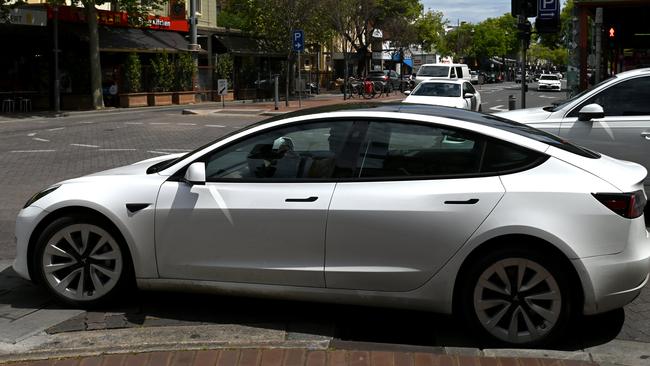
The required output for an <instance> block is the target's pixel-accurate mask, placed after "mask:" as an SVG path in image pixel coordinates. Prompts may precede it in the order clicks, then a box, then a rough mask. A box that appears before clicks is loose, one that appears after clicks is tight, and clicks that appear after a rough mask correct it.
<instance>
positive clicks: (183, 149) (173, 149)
mask: <svg viewBox="0 0 650 366" xmlns="http://www.w3.org/2000/svg"><path fill="white" fill-rule="evenodd" d="M157 151H192V150H191V149H157Z"/></svg>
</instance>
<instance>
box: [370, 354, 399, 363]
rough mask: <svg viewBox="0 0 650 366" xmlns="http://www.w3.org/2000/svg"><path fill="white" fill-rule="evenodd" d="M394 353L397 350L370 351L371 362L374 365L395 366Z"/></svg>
mask: <svg viewBox="0 0 650 366" xmlns="http://www.w3.org/2000/svg"><path fill="white" fill-rule="evenodd" d="M394 355H395V352H385V351H384V352H382V351H375V352H370V364H371V365H372V366H394V365H395V360H394Z"/></svg>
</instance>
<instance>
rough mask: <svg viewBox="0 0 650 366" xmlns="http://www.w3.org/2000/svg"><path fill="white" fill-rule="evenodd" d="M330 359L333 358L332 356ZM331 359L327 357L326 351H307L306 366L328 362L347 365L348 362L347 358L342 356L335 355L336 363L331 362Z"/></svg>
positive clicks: (318, 365)
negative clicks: (346, 361)
mask: <svg viewBox="0 0 650 366" xmlns="http://www.w3.org/2000/svg"><path fill="white" fill-rule="evenodd" d="M337 355H340V353H337ZM330 360H332V359H331V358H330ZM330 360H328V359H327V354H326V353H325V352H324V351H312V352H309V353H307V359H306V360H305V366H325V364H326V363H327V364H328V365H329V366H345V365H347V363H345V358H342V359H341V358H340V356H335V357H334V361H335V362H334V363H332V362H330ZM341 361H342V362H343V363H339V362H341Z"/></svg>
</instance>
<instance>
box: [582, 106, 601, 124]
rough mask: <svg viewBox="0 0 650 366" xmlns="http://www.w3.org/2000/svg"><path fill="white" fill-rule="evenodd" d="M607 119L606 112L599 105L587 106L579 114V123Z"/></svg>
mask: <svg viewBox="0 0 650 366" xmlns="http://www.w3.org/2000/svg"><path fill="white" fill-rule="evenodd" d="M603 117H605V111H604V110H603V107H601V106H600V105H599V104H596V103H593V104H587V105H586V106H584V107H582V109H580V112H578V121H583V122H588V121H591V120H592V119H594V118H603Z"/></svg>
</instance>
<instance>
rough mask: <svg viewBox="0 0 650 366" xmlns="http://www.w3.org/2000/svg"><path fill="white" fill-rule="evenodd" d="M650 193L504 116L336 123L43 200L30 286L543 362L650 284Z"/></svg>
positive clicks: (263, 131) (410, 110) (346, 117)
mask: <svg viewBox="0 0 650 366" xmlns="http://www.w3.org/2000/svg"><path fill="white" fill-rule="evenodd" d="M645 176H646V170H645V168H643V167H642V166H640V165H638V164H635V163H629V162H624V161H619V160H616V159H612V158H609V157H607V156H604V155H599V154H598V153H595V152H592V151H589V150H585V149H583V148H580V147H577V146H574V145H571V144H569V143H566V142H565V141H563V140H560V139H559V138H557V137H555V136H553V135H549V134H546V133H544V132H541V131H539V130H536V129H534V128H531V127H528V126H525V125H522V124H519V123H516V122H512V121H509V120H506V119H501V118H498V117H494V116H489V115H484V114H479V113H475V112H468V111H463V110H458V109H453V108H445V107H432V106H423V105H408V104H394V105H393V104H388V105H387V104H380V105H367V104H364V105H358V106H351V105H344V106H341V107H326V108H322V109H316V110H310V111H307V112H299V113H297V114H290V115H285V116H282V117H276V118H273V119H271V120H267V121H265V122H262V123H258V124H255V125H251V126H249V127H248V128H246V129H243V130H240V131H237V132H235V133H233V134H230V135H228V136H225V137H222V138H220V139H218V140H216V141H215V142H213V143H211V144H209V145H206V146H203V147H201V148H199V149H197V150H195V151H193V152H190V153H188V154H185V155H182V156H178V155H177V156H165V157H159V158H155V159H151V160H146V161H143V162H139V163H135V164H133V165H129V166H126V167H121V168H116V169H112V170H108V171H104V172H100V173H96V174H92V175H88V176H85V177H80V178H76V179H71V180H67V181H64V182H61V183H58V184H55V185H53V186H51V187H48V188H46V189H45V190H43V191H42V192H39V193H37V194H36V195H34V196H33V197H32V198H31V199H30V200H29V201H28V202H27V204H26V205H25V207H24V209H23V210H21V211H20V213H19V215H18V218H17V223H16V238H17V253H18V255H17V258H16V261H15V263H14V268H15V270H16V272H18V273H19V274H20V275H21V276H23V277H25V278H27V279H31V280H33V281H36V282H38V283H41V284H43V286H44V287H45V288H46V289H47V290H48V291H50V292H51V293H52V294H53V295H54V296H56V297H57V298H59V299H60V300H62V301H65V302H68V303H71V304H74V305H78V306H85V305H90V304H95V303H97V302H100V301H104V300H106V299H109V298H111V297H113V296H114V295H115V294H117V293H119V291H120V290H121V289H122V288H123V287H124V285H126V284H128V283H130V282H131V281H133V280H134V281H135V282H136V283H137V285H138V287H139V288H141V289H174V290H202V291H214V292H224V293H229V294H245V295H258V296H274V297H280V298H295V299H303V300H315V301H331V302H344V303H357V304H364V305H376V306H394V307H403V308H412V309H426V310H430V311H436V312H442V313H451V312H457V313H460V314H463V315H464V317H463V318H464V319H466V320H467V323H468V325H469V326H470V327H472V329H474V330H476V331H477V332H479V333H482V334H484V335H486V336H489V337H491V338H493V339H496V340H500V341H502V342H504V343H507V344H519V345H527V346H530V345H539V344H543V343H546V342H551V341H553V340H554V339H556V338H557V337H558V336H559V335H561V334H562V331H563V330H564V329H566V327H567V324H569V322H570V321H571V320H572V319H574V318H575V316H577V315H579V314H580V313H583V314H595V313H600V312H605V311H608V310H611V309H615V308H619V307H622V306H624V305H625V304H627V303H629V302H630V301H632V300H633V299H634V298H635V297H636V296H637V295H638V294H639V293H640V291H641V288H642V287H643V286H645V284H646V282H647V281H648V271H649V268H650V240H649V239H648V233H647V232H646V229H645V225H644V222H643V208H644V206H645V203H646V197H645V194H644V191H643V187H642V185H641V182H642V181H643V179H644V178H645Z"/></svg>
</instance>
